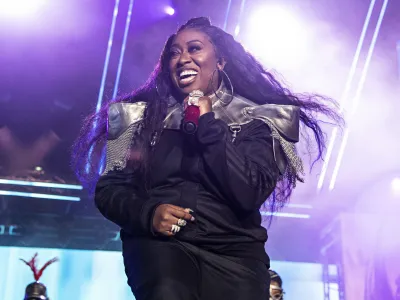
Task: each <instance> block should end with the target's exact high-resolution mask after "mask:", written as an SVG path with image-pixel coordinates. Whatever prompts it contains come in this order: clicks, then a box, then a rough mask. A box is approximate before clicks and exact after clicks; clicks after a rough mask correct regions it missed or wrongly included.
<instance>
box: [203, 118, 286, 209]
mask: <svg viewBox="0 0 400 300" xmlns="http://www.w3.org/2000/svg"><path fill="white" fill-rule="evenodd" d="M245 127H247V128H245V129H244V130H243V132H241V138H238V140H237V141H236V142H235V143H232V132H231V131H230V130H229V127H228V125H227V124H226V123H225V122H223V121H222V120H218V119H215V117H214V113H212V112H211V113H207V114H204V115H202V116H201V117H200V119H199V125H198V131H197V138H198V141H199V142H200V144H201V145H202V155H203V160H204V164H205V168H206V169H207V171H208V172H209V174H211V175H212V180H214V182H216V185H217V186H218V187H219V189H220V191H221V192H222V194H223V195H225V196H226V197H227V199H229V201H231V202H232V205H234V206H235V207H236V208H237V209H239V211H242V212H252V211H254V210H258V209H260V207H261V205H262V204H263V203H264V202H265V200H266V199H267V198H268V197H269V196H270V195H271V193H272V192H273V190H274V189H275V186H276V183H277V181H278V178H279V175H280V172H279V169H278V166H277V163H276V161H275V158H274V152H273V138H272V136H271V130H270V129H269V127H268V126H267V125H266V124H265V123H264V122H262V121H259V120H254V121H252V122H251V123H250V124H248V125H245Z"/></svg>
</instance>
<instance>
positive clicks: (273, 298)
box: [269, 270, 285, 300]
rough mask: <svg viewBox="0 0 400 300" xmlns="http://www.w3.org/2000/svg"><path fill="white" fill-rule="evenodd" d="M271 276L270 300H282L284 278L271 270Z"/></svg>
mask: <svg viewBox="0 0 400 300" xmlns="http://www.w3.org/2000/svg"><path fill="white" fill-rule="evenodd" d="M269 276H270V277H271V283H270V285H269V294H270V296H269V299H270V300H282V299H283V294H284V293H285V292H284V291H283V287H282V278H281V277H280V276H279V274H278V273H276V272H275V271H274V270H269Z"/></svg>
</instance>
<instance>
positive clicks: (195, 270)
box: [123, 239, 270, 300]
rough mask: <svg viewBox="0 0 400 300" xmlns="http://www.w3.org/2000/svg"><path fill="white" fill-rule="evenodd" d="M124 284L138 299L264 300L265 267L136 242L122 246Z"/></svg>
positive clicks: (176, 245)
mask: <svg viewBox="0 0 400 300" xmlns="http://www.w3.org/2000/svg"><path fill="white" fill-rule="evenodd" d="M123 256H124V263H125V271H126V275H127V277H128V284H129V286H130V287H131V289H132V292H133V294H134V295H135V297H136V299H137V300H200V299H201V300H225V299H226V300H247V299H251V300H268V299H269V280H270V278H269V272H268V268H267V266H266V265H265V264H264V263H263V262H260V261H258V260H254V259H251V258H249V259H238V258H233V257H228V256H221V255H217V254H214V253H211V252H208V251H205V250H202V249H200V248H198V247H196V246H193V245H191V244H188V243H183V242H179V241H177V240H175V239H169V240H155V239H153V240H149V239H145V240H139V241H134V242H129V243H126V242H125V243H124V245H123Z"/></svg>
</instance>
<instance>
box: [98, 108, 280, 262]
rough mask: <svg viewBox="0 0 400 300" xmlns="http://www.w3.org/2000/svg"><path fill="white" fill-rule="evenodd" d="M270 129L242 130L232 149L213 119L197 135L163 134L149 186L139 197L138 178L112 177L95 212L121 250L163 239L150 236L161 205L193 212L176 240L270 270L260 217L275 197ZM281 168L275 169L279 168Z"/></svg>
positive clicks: (101, 185) (102, 184)
mask: <svg viewBox="0 0 400 300" xmlns="http://www.w3.org/2000/svg"><path fill="white" fill-rule="evenodd" d="M277 159H282V156H278V157H277V156H276V155H274V151H273V139H272V137H271V130H270V128H269V127H268V126H267V125H266V124H265V123H264V122H262V121H260V120H253V121H251V122H250V123H248V124H245V125H243V126H242V129H241V131H240V133H239V134H238V136H237V138H236V139H235V141H234V142H232V133H231V132H230V130H229V127H228V125H227V124H226V123H225V122H224V121H222V120H219V119H216V118H215V116H214V113H207V114H205V115H203V116H201V117H200V119H199V126H198V131H197V133H196V134H195V135H187V134H185V133H183V132H182V131H181V130H174V129H166V130H164V131H163V134H162V135H161V137H160V139H159V141H158V143H157V145H156V148H155V152H154V160H153V161H152V172H151V180H150V182H151V186H150V189H148V191H147V192H144V190H143V188H142V186H139V185H140V184H139V182H141V180H140V179H139V178H138V176H139V175H138V174H137V173H135V172H132V171H129V170H127V169H125V170H124V171H110V172H109V173H108V174H107V175H105V176H102V177H101V178H100V180H99V181H98V183H97V187H96V193H95V202H96V205H97V207H98V209H99V210H100V212H101V213H102V214H103V215H104V216H105V217H106V218H107V219H109V220H110V221H112V222H114V223H116V224H118V225H119V226H120V227H121V229H122V231H121V237H122V240H123V242H124V243H130V242H138V241H139V240H140V239H143V238H161V237H157V236H155V235H154V234H153V232H152V217H153V213H154V211H155V209H156V207H157V206H158V205H160V204H166V203H168V204H174V205H177V206H181V207H183V208H191V209H192V210H193V211H194V216H195V217H196V221H195V222H193V223H192V222H188V225H187V226H185V227H184V228H183V229H182V230H181V231H180V232H179V233H178V234H177V235H176V236H175V237H174V238H176V239H179V240H182V241H186V242H189V243H193V244H196V245H197V246H198V247H202V248H203V249H206V250H209V251H213V252H215V253H220V254H224V255H230V256H235V257H252V258H256V259H259V260H262V261H264V262H265V263H266V264H268V263H269V258H268V256H267V254H266V253H265V249H264V243H265V242H266V240H267V231H266V229H265V228H264V227H262V226H261V215H260V212H259V209H260V207H261V205H262V204H263V203H264V201H265V200H266V199H267V198H268V197H269V196H270V194H271V193H272V191H273V190H274V188H275V186H276V183H277V180H278V178H279V176H280V171H279V168H278V165H277ZM278 163H279V161H278Z"/></svg>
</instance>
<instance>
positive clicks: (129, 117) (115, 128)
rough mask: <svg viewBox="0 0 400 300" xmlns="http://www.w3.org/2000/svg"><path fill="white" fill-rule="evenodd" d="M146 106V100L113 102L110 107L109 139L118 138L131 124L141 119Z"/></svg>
mask: <svg viewBox="0 0 400 300" xmlns="http://www.w3.org/2000/svg"><path fill="white" fill-rule="evenodd" d="M145 108H146V103H145V102H136V103H122V102H120V103H113V104H111V105H110V107H109V109H108V139H109V140H113V139H116V138H118V137H119V136H120V135H121V134H123V133H124V132H125V131H126V130H127V129H128V127H129V126H131V125H132V124H134V123H137V122H139V121H141V120H142V119H143V115H144V110H145Z"/></svg>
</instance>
